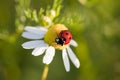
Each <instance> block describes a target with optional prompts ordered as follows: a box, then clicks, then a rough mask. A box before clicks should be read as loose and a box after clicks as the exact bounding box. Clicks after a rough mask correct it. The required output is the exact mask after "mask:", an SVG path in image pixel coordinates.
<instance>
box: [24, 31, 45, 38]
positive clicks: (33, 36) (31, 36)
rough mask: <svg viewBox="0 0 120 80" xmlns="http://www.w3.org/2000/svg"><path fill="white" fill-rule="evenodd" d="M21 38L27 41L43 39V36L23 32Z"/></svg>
mask: <svg viewBox="0 0 120 80" xmlns="http://www.w3.org/2000/svg"><path fill="white" fill-rule="evenodd" d="M22 37H24V38H27V39H42V38H43V37H44V34H39V35H38V34H34V33H30V32H23V34H22Z"/></svg>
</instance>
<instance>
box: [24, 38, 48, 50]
mask: <svg viewBox="0 0 120 80" xmlns="http://www.w3.org/2000/svg"><path fill="white" fill-rule="evenodd" d="M42 46H47V44H46V43H44V41H43V40H35V41H28V42H25V43H23V44H22V47H23V48H25V49H33V48H36V47H42Z"/></svg>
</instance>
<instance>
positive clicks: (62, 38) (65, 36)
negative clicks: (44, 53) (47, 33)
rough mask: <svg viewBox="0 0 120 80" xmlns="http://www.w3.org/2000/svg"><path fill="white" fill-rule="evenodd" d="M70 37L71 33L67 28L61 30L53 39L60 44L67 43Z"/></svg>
mask: <svg viewBox="0 0 120 80" xmlns="http://www.w3.org/2000/svg"><path fill="white" fill-rule="evenodd" d="M71 39H72V34H71V32H70V31H69V30H62V31H61V32H60V33H59V35H58V38H56V39H55V42H56V43H57V44H60V45H61V46H63V44H64V45H66V44H68V43H69V42H70V41H71Z"/></svg>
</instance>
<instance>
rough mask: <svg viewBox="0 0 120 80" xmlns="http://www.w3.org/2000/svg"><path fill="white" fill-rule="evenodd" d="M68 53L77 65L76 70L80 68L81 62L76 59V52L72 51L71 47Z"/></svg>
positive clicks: (68, 48)
mask: <svg viewBox="0 0 120 80" xmlns="http://www.w3.org/2000/svg"><path fill="white" fill-rule="evenodd" d="M67 51H68V55H69V57H70V59H71V61H72V63H73V64H74V65H75V67H76V68H79V67H80V62H79V60H78V58H77V57H76V55H75V54H74V52H73V51H72V49H71V48H70V47H67Z"/></svg>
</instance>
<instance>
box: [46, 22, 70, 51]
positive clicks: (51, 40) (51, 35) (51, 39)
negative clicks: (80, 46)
mask: <svg viewBox="0 0 120 80" xmlns="http://www.w3.org/2000/svg"><path fill="white" fill-rule="evenodd" d="M62 30H68V28H67V27H65V26H64V25H63V24H56V25H53V26H52V27H50V28H49V29H48V31H47V33H46V34H45V37H44V41H45V42H46V43H48V44H49V45H51V46H53V47H54V48H56V49H59V50H62V49H64V48H66V47H67V45H64V44H63V45H60V44H57V43H56V42H55V39H56V38H57V37H58V34H59V33H60V32H61V31H62Z"/></svg>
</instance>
